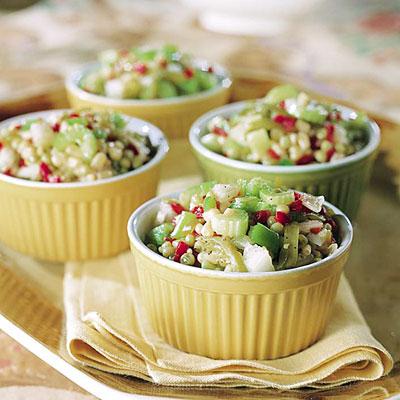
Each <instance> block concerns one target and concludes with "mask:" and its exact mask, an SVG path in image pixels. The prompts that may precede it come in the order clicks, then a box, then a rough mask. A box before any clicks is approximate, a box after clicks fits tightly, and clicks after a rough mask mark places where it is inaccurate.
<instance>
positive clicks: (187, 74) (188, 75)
mask: <svg viewBox="0 0 400 400" xmlns="http://www.w3.org/2000/svg"><path fill="white" fill-rule="evenodd" d="M183 75H185V77H186V78H187V79H191V78H193V76H194V71H193V69H192V68H185V69H184V70H183Z"/></svg>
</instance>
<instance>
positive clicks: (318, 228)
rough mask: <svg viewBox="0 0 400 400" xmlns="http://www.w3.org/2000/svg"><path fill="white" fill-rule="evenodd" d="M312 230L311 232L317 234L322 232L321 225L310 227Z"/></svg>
mask: <svg viewBox="0 0 400 400" xmlns="http://www.w3.org/2000/svg"><path fill="white" fill-rule="evenodd" d="M310 232H311V233H315V234H317V233H320V232H321V228H320V227H319V226H316V227H314V228H310Z"/></svg>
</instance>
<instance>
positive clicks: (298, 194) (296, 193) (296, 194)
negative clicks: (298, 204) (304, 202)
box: [294, 192, 301, 200]
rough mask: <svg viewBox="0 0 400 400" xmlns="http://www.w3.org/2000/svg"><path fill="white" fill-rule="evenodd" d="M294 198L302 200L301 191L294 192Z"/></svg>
mask: <svg viewBox="0 0 400 400" xmlns="http://www.w3.org/2000/svg"><path fill="white" fill-rule="evenodd" d="M294 199H295V200H300V199H301V193H299V192H294Z"/></svg>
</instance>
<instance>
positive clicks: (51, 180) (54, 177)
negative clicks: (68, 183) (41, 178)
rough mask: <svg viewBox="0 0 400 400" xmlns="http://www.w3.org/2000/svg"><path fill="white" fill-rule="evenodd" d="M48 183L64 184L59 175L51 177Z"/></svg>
mask: <svg viewBox="0 0 400 400" xmlns="http://www.w3.org/2000/svg"><path fill="white" fill-rule="evenodd" d="M48 181H49V182H50V183H61V182H62V180H61V177H59V176H58V175H53V176H50V177H49V178H48Z"/></svg>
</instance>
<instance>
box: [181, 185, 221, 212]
mask: <svg viewBox="0 0 400 400" xmlns="http://www.w3.org/2000/svg"><path fill="white" fill-rule="evenodd" d="M215 184H216V182H215V181H208V182H203V183H200V184H199V185H195V186H192V187H191V188H189V189H186V190H185V191H184V192H182V193H181V194H180V195H179V202H180V203H181V204H182V205H183V206H184V207H185V208H189V205H190V200H191V199H192V196H193V195H195V194H197V195H200V196H205V195H206V194H207V193H208V192H209V191H210V190H211V189H212V188H213V186H214V185H215Z"/></svg>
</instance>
